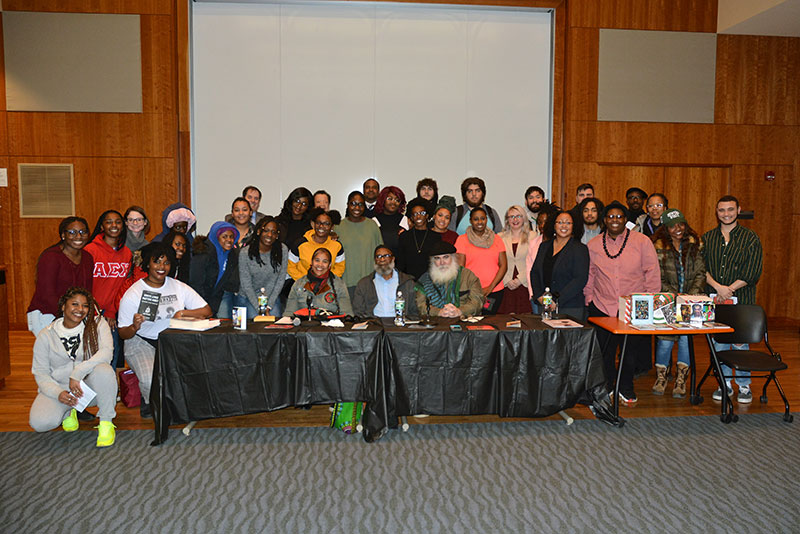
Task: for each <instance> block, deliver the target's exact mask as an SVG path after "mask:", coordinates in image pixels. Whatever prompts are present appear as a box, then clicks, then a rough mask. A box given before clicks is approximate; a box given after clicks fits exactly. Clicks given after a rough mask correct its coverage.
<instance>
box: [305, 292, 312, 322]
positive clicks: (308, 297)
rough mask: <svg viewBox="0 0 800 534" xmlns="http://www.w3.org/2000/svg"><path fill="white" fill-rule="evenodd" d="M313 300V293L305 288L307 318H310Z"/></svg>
mask: <svg viewBox="0 0 800 534" xmlns="http://www.w3.org/2000/svg"><path fill="white" fill-rule="evenodd" d="M313 300H314V295H312V294H311V292H310V291H308V290H306V309H308V320H309V321H310V320H311V312H312V310H313V308H312V307H311V302H312V301H313Z"/></svg>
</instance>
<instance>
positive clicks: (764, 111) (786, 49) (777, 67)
mask: <svg viewBox="0 0 800 534" xmlns="http://www.w3.org/2000/svg"><path fill="white" fill-rule="evenodd" d="M798 66H800V39H797V38H789V37H765V36H754V35H719V36H717V82H716V84H717V101H716V113H715V121H716V122H718V123H727V124H792V125H798V124H800V68H798Z"/></svg>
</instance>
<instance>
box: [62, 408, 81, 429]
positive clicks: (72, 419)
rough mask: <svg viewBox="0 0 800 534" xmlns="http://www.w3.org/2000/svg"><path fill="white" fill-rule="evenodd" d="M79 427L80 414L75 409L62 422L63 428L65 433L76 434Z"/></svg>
mask: <svg viewBox="0 0 800 534" xmlns="http://www.w3.org/2000/svg"><path fill="white" fill-rule="evenodd" d="M79 426H80V424H79V423H78V412H77V410H75V408H73V409H71V410H70V411H69V415H68V416H67V417H66V418H64V420H63V421H61V428H63V429H64V432H75V431H76V430H78V427H79Z"/></svg>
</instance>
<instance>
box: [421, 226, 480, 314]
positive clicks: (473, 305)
mask: <svg viewBox="0 0 800 534" xmlns="http://www.w3.org/2000/svg"><path fill="white" fill-rule="evenodd" d="M455 254H456V247H454V246H453V245H451V244H450V243H447V242H445V241H440V242H438V243H436V246H435V247H433V250H432V251H431V259H430V265H429V267H428V270H427V271H426V272H425V274H423V275H422V276H420V278H419V282H417V286H416V290H417V308H418V309H419V310H420V311H421V312H422V313H425V311H426V310H427V309H428V302H427V301H430V315H431V316H438V317H452V318H457V317H461V316H462V315H465V316H469V315H475V314H477V313H478V312H480V309H481V307H482V306H483V300H484V297H483V290H482V289H481V281H480V280H479V279H478V277H477V276H475V273H473V272H472V271H470V270H469V269H467V268H466V267H461V266H460V265H458V263H457V262H456V261H455Z"/></svg>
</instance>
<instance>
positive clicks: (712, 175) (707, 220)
mask: <svg viewBox="0 0 800 534" xmlns="http://www.w3.org/2000/svg"><path fill="white" fill-rule="evenodd" d="M729 181H730V169H729V168H728V167H667V168H665V169H664V188H663V193H664V194H665V195H667V198H668V199H669V206H670V207H671V208H677V209H679V210H681V212H682V213H683V215H684V216H685V217H686V220H687V221H688V222H689V225H690V226H691V227H692V228H694V230H695V231H696V232H697V233H698V234H700V235H702V234H703V232H705V231H706V230H709V229H711V228H713V227H714V226H716V225H717V216H716V214H715V212H714V203H715V202H716V200H717V199H718V198H719V197H721V196H722V195H725V194H727V193H728V187H729ZM647 192H648V193H650V192H651V191H647ZM652 192H655V191H652Z"/></svg>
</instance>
